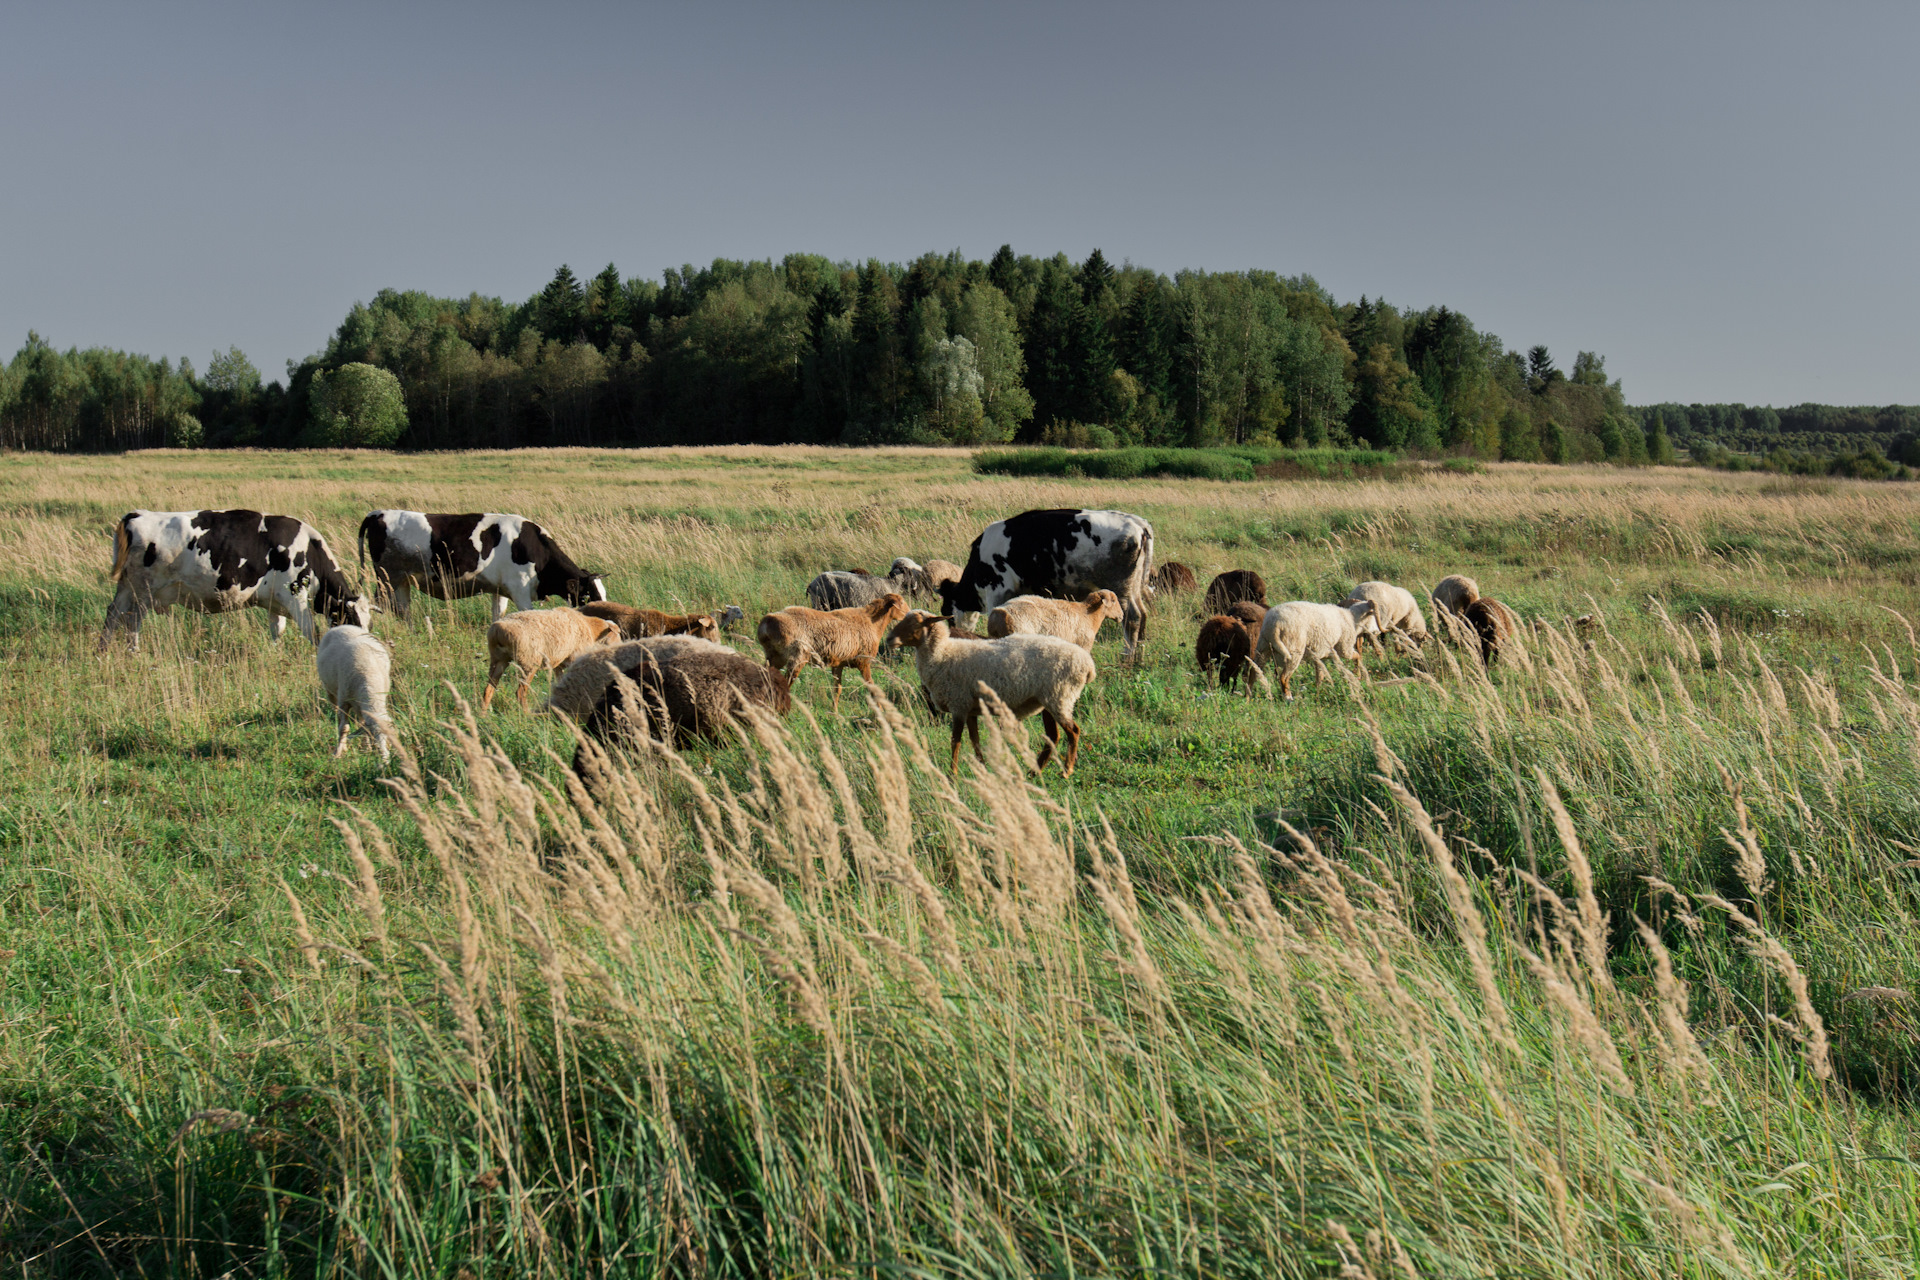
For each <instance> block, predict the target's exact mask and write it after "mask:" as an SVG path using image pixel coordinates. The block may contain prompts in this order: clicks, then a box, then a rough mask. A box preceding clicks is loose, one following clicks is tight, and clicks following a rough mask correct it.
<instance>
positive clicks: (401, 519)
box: [360, 511, 607, 622]
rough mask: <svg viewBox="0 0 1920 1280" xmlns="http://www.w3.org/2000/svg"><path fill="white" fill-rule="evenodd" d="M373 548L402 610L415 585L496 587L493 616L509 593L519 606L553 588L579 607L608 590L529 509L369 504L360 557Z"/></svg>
mask: <svg viewBox="0 0 1920 1280" xmlns="http://www.w3.org/2000/svg"><path fill="white" fill-rule="evenodd" d="M368 552H372V553H373V573H374V579H375V581H376V582H378V583H379V584H380V585H381V586H383V587H385V588H386V589H387V590H388V591H389V592H391V593H392V597H393V612H394V614H395V615H396V616H398V617H401V618H404V617H406V616H407V606H408V605H409V604H410V603H411V602H412V599H413V589H414V588H415V587H418V588H420V589H421V590H422V591H424V592H426V593H427V594H428V595H430V596H432V597H434V598H435V599H437V600H464V599H466V598H467V597H469V596H484V595H491V596H492V597H493V620H494V621H495V622H498V621H499V620H500V619H501V617H502V616H504V615H505V613H506V612H507V602H508V601H509V600H511V601H512V602H513V607H514V608H516V609H531V608H533V603H534V601H536V600H545V599H547V598H548V597H549V596H559V597H561V598H562V599H564V600H565V601H566V602H567V603H568V604H569V605H573V606H575V607H576V608H577V607H578V606H580V605H582V604H585V603H587V602H589V601H593V600H605V599H606V598H607V591H606V588H605V587H604V586H603V585H601V581H600V575H599V574H597V573H588V572H587V571H586V570H584V569H582V568H581V567H580V566H579V565H577V564H575V563H574V562H573V561H572V560H571V559H569V558H568V556H567V553H566V552H564V551H562V550H561V549H560V546H559V544H558V543H556V542H555V541H554V540H553V538H552V537H551V536H550V535H549V534H548V533H547V531H546V530H545V529H542V528H541V527H540V526H539V525H537V524H535V523H534V522H533V521H531V520H529V519H527V518H526V517H525V516H513V515H502V514H500V513H498V512H494V511H488V512H484V513H481V514H468V515H433V514H429V513H427V512H425V511H371V512H368V513H367V518H366V519H365V520H362V521H361V522H360V562H361V564H362V565H364V564H365V563H366V561H367V553H368Z"/></svg>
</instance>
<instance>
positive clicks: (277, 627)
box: [267, 609, 287, 642]
mask: <svg viewBox="0 0 1920 1280" xmlns="http://www.w3.org/2000/svg"><path fill="white" fill-rule="evenodd" d="M267 634H268V635H269V636H271V637H272V638H273V639H274V640H275V641H276V642H278V641H279V639H280V637H281V636H284V635H286V634H287V615H286V614H284V613H280V612H278V611H276V610H273V609H269V610H267Z"/></svg>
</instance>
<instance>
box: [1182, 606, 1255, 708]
mask: <svg viewBox="0 0 1920 1280" xmlns="http://www.w3.org/2000/svg"><path fill="white" fill-rule="evenodd" d="M1259 634H1260V624H1259V623H1258V622H1247V621H1246V620H1245V619H1242V618H1236V617H1232V616H1230V615H1228V614H1216V615H1215V616H1213V617H1211V618H1208V619H1207V620H1206V621H1205V622H1203V623H1201V624H1200V635H1199V637H1198V638H1197V639H1196V640H1195V641H1194V642H1193V660H1194V661H1195V662H1197V663H1199V664H1200V671H1201V674H1202V675H1210V674H1211V673H1212V671H1213V668H1214V664H1216V663H1218V664H1219V667H1220V685H1221V687H1222V688H1225V687H1227V686H1229V685H1231V684H1232V683H1233V682H1234V681H1235V680H1237V679H1239V678H1240V677H1242V676H1243V675H1244V676H1245V677H1246V689H1247V691H1248V692H1249V693H1251V692H1252V691H1253V681H1254V676H1255V673H1256V670H1257V669H1256V668H1254V666H1253V645H1254V641H1255V640H1256V639H1258V638H1259Z"/></svg>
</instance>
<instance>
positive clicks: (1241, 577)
mask: <svg viewBox="0 0 1920 1280" xmlns="http://www.w3.org/2000/svg"><path fill="white" fill-rule="evenodd" d="M1242 601H1249V602H1251V603H1253V604H1257V605H1259V606H1260V607H1261V608H1262V609H1265V608H1266V607H1267V583H1266V580H1265V579H1264V578H1262V577H1261V576H1260V575H1259V574H1257V573H1255V572H1254V571H1253V570H1251V569H1229V570H1227V571H1226V572H1225V573H1223V574H1221V575H1219V576H1218V577H1216V578H1215V579H1214V580H1213V581H1212V582H1210V583H1208V584H1207V597H1206V599H1205V600H1204V601H1203V602H1202V605H1203V607H1204V608H1205V609H1206V611H1207V612H1208V613H1209V614H1220V613H1225V612H1226V611H1227V606H1229V605H1235V604H1239V603H1241V602H1242Z"/></svg>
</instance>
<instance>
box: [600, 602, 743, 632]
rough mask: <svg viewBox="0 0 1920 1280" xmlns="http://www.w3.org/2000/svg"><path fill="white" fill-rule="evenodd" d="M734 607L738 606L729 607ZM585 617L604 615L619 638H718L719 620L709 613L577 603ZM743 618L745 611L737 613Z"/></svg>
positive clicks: (605, 603) (601, 603)
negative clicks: (618, 629) (616, 630)
mask: <svg viewBox="0 0 1920 1280" xmlns="http://www.w3.org/2000/svg"><path fill="white" fill-rule="evenodd" d="M733 607H734V608H735V609H736V610H737V609H738V606H733ZM580 612H581V613H584V614H586V615H587V616H588V617H589V618H605V619H606V620H607V621H608V622H611V623H613V624H614V625H615V626H617V627H619V628H620V634H621V636H622V637H624V638H625V639H628V640H642V639H645V638H646V637H648V636H699V637H701V638H702V639H704V640H718V639H719V638H720V623H719V622H717V621H716V620H715V619H714V617H713V615H712V614H710V613H684V614H683V613H662V612H660V611H659V610H658V609H641V608H636V607H635V606H633V605H630V604H615V603H614V602H613V601H611V600H605V601H595V602H594V603H592V604H583V605H581V606H580ZM741 616H742V617H745V616H746V615H745V614H742V615H741Z"/></svg>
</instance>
